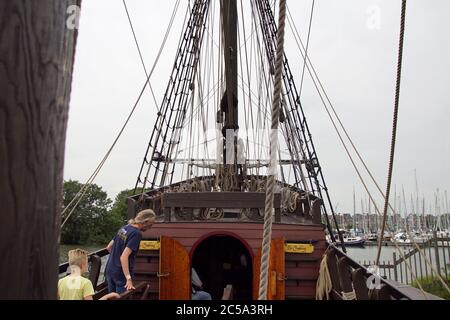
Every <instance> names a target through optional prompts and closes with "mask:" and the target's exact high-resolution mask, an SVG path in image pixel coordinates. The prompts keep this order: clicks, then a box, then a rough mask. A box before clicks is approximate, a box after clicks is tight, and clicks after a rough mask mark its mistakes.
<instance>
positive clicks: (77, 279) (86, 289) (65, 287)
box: [58, 275, 95, 300]
mask: <svg viewBox="0 0 450 320" xmlns="http://www.w3.org/2000/svg"><path fill="white" fill-rule="evenodd" d="M94 293H95V292H94V287H93V286H92V282H91V280H89V279H86V278H83V277H82V276H72V275H68V276H67V277H64V278H62V279H59V281H58V295H59V299H60V300H83V299H84V298H85V297H87V296H93V295H94Z"/></svg>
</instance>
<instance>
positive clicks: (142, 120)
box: [64, 0, 450, 212]
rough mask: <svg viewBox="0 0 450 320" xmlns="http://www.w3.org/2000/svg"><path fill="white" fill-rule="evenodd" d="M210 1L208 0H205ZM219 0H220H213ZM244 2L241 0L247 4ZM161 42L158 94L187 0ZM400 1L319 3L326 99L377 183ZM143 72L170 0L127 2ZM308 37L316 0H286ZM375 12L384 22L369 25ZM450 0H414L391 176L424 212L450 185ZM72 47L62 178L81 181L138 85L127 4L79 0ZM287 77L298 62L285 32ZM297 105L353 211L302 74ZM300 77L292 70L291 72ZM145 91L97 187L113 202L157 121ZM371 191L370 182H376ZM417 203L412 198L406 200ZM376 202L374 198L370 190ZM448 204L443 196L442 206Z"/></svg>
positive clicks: (315, 37)
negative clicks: (73, 57)
mask: <svg viewBox="0 0 450 320" xmlns="http://www.w3.org/2000/svg"><path fill="white" fill-rule="evenodd" d="M212 1H214V0H212ZM215 1H218V0H215ZM243 1H247V0H243ZM182 2H183V3H182V5H181V6H180V9H179V12H178V16H177V18H178V19H177V21H178V22H179V23H176V24H175V25H174V28H173V31H172V34H171V37H170V38H169V41H168V45H167V46H166V48H165V51H164V52H163V56H162V58H161V60H160V63H159V64H158V66H157V68H156V70H155V73H154V75H153V77H152V79H151V83H152V85H153V87H154V90H155V93H156V95H157V98H158V100H159V101H160V100H161V98H162V96H163V93H164V90H165V86H166V84H167V81H168V77H169V75H170V71H171V68H172V63H173V59H174V55H175V49H176V41H177V40H178V37H179V35H180V32H181V22H182V21H181V20H182V18H183V16H184V12H185V9H186V4H187V1H184V0H182ZM400 3H401V1H400V0H395V1H394V0H340V1H336V0H317V1H316V6H315V14H314V20H313V25H312V32H311V42H310V48H309V55H310V58H311V60H312V62H313V64H314V66H315V68H316V70H317V72H318V74H319V77H320V79H321V81H322V83H323V84H324V86H325V89H326V90H327V93H328V95H329V97H330V98H331V100H332V102H333V103H334V106H335V108H336V109H337V111H338V113H339V115H340V116H341V118H342V120H343V122H344V124H345V125H346V127H347V129H348V131H349V133H350V135H351V136H352V138H353V139H354V141H355V143H356V144H357V146H358V147H359V150H360V152H361V154H362V155H363V157H364V158H365V159H366V160H367V163H368V165H369V167H370V168H371V169H372V170H373V173H374V175H375V177H376V178H377V180H378V181H379V182H380V183H381V185H382V189H383V190H384V189H385V183H386V182H385V180H386V174H387V166H388V158H389V146H390V138H391V126H392V112H393V104H394V87H395V76H396V66H397V50H398V34H399V23H400V22H399V19H400ZM127 4H128V7H129V10H130V14H131V16H132V18H133V22H134V27H135V30H136V33H137V37H138V39H139V43H140V45H141V49H142V51H143V54H144V59H145V62H146V65H147V68H148V69H150V66H151V65H152V63H153V61H154V59H155V57H156V54H157V51H158V49H159V46H160V44H161V41H162V39H163V35H164V32H165V30H166V28H167V24H168V22H169V18H170V15H171V13H172V9H173V6H174V4H175V1H174V0H171V1H157V0H127ZM288 6H289V8H290V10H291V12H292V14H293V16H294V19H295V23H296V25H297V27H298V29H299V32H300V34H301V36H302V39H303V40H305V39H306V34H307V27H308V23H309V16H310V8H311V0H295V1H294V0H291V1H289V0H288ZM374 8H378V9H379V13H380V28H379V29H377V28H375V29H374V28H369V27H368V23H369V22H371V21H373V20H370V19H371V17H373V16H371V15H370V13H373V12H374V11H373V9H374ZM449 18H450V2H449V1H447V0H432V1H430V0H409V1H408V5H407V20H406V21H407V24H406V37H405V47H404V63H403V76H402V91H401V100H400V114H399V127H398V140H397V150H396V159H395V160H396V163H395V167H394V184H395V185H396V186H397V195H399V193H400V192H401V188H402V185H403V186H404V188H405V194H406V201H407V203H408V206H410V202H411V200H410V199H411V194H413V193H415V182H414V170H417V178H418V187H419V194H420V197H422V194H423V195H424V196H425V198H426V203H427V204H426V208H427V210H428V208H429V205H430V204H431V203H432V204H433V208H434V194H435V192H436V189H437V188H439V189H440V196H441V200H442V201H444V199H445V196H444V191H445V190H448V189H450V165H449V164H448V160H449V159H450V142H449V138H450V134H449V122H450V108H448V106H449V104H450V103H449V101H450V98H449V94H450V37H449V31H450V19H449ZM79 31H80V33H79V38H78V47H77V53H76V63H75V72H74V79H73V88H72V98H71V104H70V114H69V124H68V132H67V144H66V160H65V174H64V177H65V179H76V180H80V181H82V182H83V181H86V180H87V179H88V177H89V176H90V175H91V173H92V172H93V170H94V169H95V168H96V166H97V165H98V163H99V161H100V160H101V159H102V157H103V156H104V154H105V153H106V151H107V150H108V148H109V147H110V145H111V143H112V142H113V140H114V138H115V136H116V135H117V133H118V131H119V129H120V127H121V126H122V124H123V122H124V121H125V118H126V116H127V115H128V113H129V112H130V110H131V107H132V106H133V104H134V102H135V100H136V98H137V96H138V94H139V92H140V90H141V88H142V85H143V84H144V81H145V75H144V72H143V69H142V66H141V62H140V60H139V57H138V53H137V50H136V47H135V44H134V40H133V38H132V34H131V31H130V27H129V24H128V20H127V17H126V14H125V10H124V8H123V4H122V0H84V1H83V8H82V13H81V21H80V30H79ZM286 46H287V49H286V50H287V54H288V57H289V62H290V63H291V67H292V68H293V69H294V73H296V74H300V73H301V67H302V60H301V58H300V53H299V51H298V50H297V49H296V47H295V45H294V41H293V39H292V33H291V32H290V31H288V32H287V39H286ZM305 79H306V81H305V85H304V90H303V93H302V98H303V99H302V103H303V106H304V109H305V113H306V117H307V119H308V123H309V126H310V129H311V131H312V134H313V140H314V143H315V146H316V148H317V152H318V155H319V160H320V162H321V165H322V168H323V171H324V175H325V179H326V181H327V184H328V187H329V189H330V192H331V197H332V199H333V201H334V203H335V206H337V210H338V211H346V212H352V211H353V200H352V198H353V194H352V193H353V186H355V189H356V199H357V200H356V201H357V211H360V207H361V204H360V202H361V198H362V197H365V199H366V201H367V196H365V192H364V191H363V188H362V185H361V183H360V182H359V180H358V178H357V175H356V173H355V171H354V170H353V168H352V166H351V163H350V161H349V160H348V158H347V156H346V155H345V152H344V149H343V147H342V146H341V145H340V143H339V140H338V138H337V135H336V134H335V132H334V129H333V127H332V125H331V122H330V121H329V119H328V117H327V115H326V112H325V110H324V108H323V106H322V105H321V103H320V99H319V97H318V95H317V93H316V92H315V91H314V90H313V85H312V81H311V80H310V78H309V77H306V78H305ZM297 81H299V78H297ZM155 110H156V109H155V106H154V103H153V100H152V99H151V98H150V95H149V94H148V92H146V94H145V96H144V99H143V100H142V101H141V103H140V105H139V107H138V109H137V111H136V113H135V115H134V117H133V119H132V120H131V123H130V125H129V126H128V128H127V130H126V131H125V133H124V135H123V137H122V139H121V140H120V142H119V144H118V145H117V147H116V149H115V151H114V152H113V154H112V155H111V157H110V159H109V161H108V162H107V163H106V165H105V166H104V168H103V170H102V172H101V173H100V174H99V176H98V178H97V180H96V181H95V183H97V184H99V185H100V186H102V187H103V188H104V189H105V190H106V191H107V192H108V195H109V196H110V197H111V198H114V197H115V195H116V194H117V193H118V192H119V191H121V190H123V189H126V188H131V187H134V184H135V182H136V178H137V174H138V170H139V168H140V165H141V163H142V159H143V156H144V152H145V149H146V146H147V143H148V139H149V135H150V133H151V129H152V128H153V124H154V120H155ZM371 189H372V190H373V188H371ZM413 197H414V199H415V195H414V196H413ZM376 199H377V200H378V203H379V205H380V206H381V201H380V197H379V196H378V195H377V198H376ZM444 209H445V205H444V204H441V212H443V211H444Z"/></svg>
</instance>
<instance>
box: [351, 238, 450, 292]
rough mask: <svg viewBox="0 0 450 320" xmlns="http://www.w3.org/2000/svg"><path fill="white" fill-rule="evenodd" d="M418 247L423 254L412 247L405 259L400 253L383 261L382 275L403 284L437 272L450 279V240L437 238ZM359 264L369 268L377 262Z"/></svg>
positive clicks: (434, 274) (361, 262)
mask: <svg viewBox="0 0 450 320" xmlns="http://www.w3.org/2000/svg"><path fill="white" fill-rule="evenodd" d="M418 246H419V248H420V249H421V251H422V253H420V252H419V250H418V249H417V247H412V248H410V249H409V250H408V251H405V252H404V254H403V257H402V256H400V254H399V253H397V252H393V254H392V260H389V261H381V262H382V263H381V264H380V265H379V268H380V273H381V275H382V276H383V277H385V278H386V279H390V280H394V281H398V282H400V283H403V284H412V283H414V282H415V281H416V278H425V277H430V276H436V273H435V271H437V272H439V275H440V276H441V277H442V278H444V279H448V278H449V276H450V238H448V237H437V236H435V237H433V238H431V239H428V240H427V241H425V242H423V243H420V244H418ZM401 248H404V247H401ZM425 257H426V259H425ZM426 260H428V261H426ZM430 263H431V266H430ZM359 264H361V265H363V266H364V267H369V266H373V265H375V262H374V261H366V260H363V261H359ZM433 269H434V270H435V271H434V270H433ZM411 271H412V272H413V273H414V276H413V275H412V274H411Z"/></svg>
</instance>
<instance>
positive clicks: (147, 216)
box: [128, 209, 156, 224]
mask: <svg viewBox="0 0 450 320" xmlns="http://www.w3.org/2000/svg"><path fill="white" fill-rule="evenodd" d="M155 219H156V214H155V212H154V211H153V210H152V209H146V210H142V211H141V212H139V213H138V214H137V215H136V217H135V218H134V219H130V220H129V221H128V223H129V224H145V223H147V222H150V221H155Z"/></svg>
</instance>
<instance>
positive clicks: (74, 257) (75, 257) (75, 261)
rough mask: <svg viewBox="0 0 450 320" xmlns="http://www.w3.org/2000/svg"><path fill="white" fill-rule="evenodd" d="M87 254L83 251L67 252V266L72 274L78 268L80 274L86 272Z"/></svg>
mask: <svg viewBox="0 0 450 320" xmlns="http://www.w3.org/2000/svg"><path fill="white" fill-rule="evenodd" d="M88 254H89V252H87V251H86V250H83V249H74V250H70V251H69V266H70V268H71V271H72V272H73V271H74V270H76V269H78V268H79V270H80V274H82V273H83V272H86V270H87V265H88ZM77 267H78V268H77Z"/></svg>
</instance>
